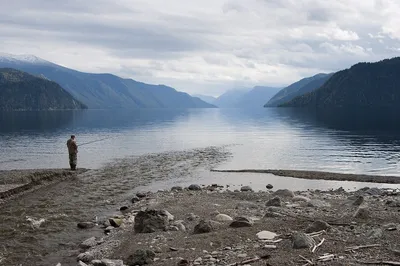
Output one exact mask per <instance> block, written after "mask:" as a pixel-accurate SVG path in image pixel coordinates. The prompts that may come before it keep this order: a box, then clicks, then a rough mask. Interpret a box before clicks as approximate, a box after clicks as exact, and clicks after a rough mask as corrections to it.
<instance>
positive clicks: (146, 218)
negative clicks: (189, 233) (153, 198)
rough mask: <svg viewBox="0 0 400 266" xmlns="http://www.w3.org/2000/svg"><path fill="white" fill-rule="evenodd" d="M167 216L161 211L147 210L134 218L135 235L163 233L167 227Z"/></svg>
mask: <svg viewBox="0 0 400 266" xmlns="http://www.w3.org/2000/svg"><path fill="white" fill-rule="evenodd" d="M168 218H169V217H168V215H167V213H166V212H165V211H163V210H153V209H147V210H145V211H140V212H138V213H137V215H136V216H135V225H134V229H135V232H136V233H153V232H156V231H165V230H166V229H167V227H168Z"/></svg>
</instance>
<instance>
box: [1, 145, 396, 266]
mask: <svg viewBox="0 0 400 266" xmlns="http://www.w3.org/2000/svg"><path fill="white" fill-rule="evenodd" d="M228 157H229V153H227V152H225V151H224V150H223V149H221V148H216V147H210V148H207V149H199V150H189V151H185V152H170V153H160V154H152V155H145V156H141V157H137V158H136V157H135V158H125V159H122V160H118V161H116V162H112V163H110V164H108V165H107V166H105V167H104V168H102V169H97V170H90V171H88V169H79V170H82V171H83V172H82V173H78V172H79V170H78V171H77V172H75V171H70V170H67V169H30V170H1V171H0V184H6V183H8V184H11V185H12V184H14V185H15V184H16V183H17V184H18V182H20V184H22V183H23V182H22V181H29V180H31V181H32V180H34V179H32V175H33V176H34V177H35V178H37V179H38V180H41V178H42V179H43V182H38V183H39V185H38V186H37V188H38V189H36V186H34V187H33V188H31V189H29V190H27V191H26V192H27V193H25V191H23V192H21V193H17V194H15V197H14V196H11V197H10V198H7V199H6V202H5V204H0V207H2V208H4V210H7V211H6V213H8V214H9V217H8V218H9V219H10V220H9V222H8V223H7V224H6V228H5V229H4V230H3V233H6V234H8V233H9V232H12V233H13V234H14V233H17V234H16V235H15V236H18V237H19V234H21V236H23V235H24V234H26V233H28V234H29V235H31V239H36V237H42V236H44V232H47V231H48V233H49V234H48V235H47V234H46V238H47V240H46V241H47V242H52V245H51V246H50V247H46V246H41V244H39V245H40V248H41V250H42V251H43V252H44V251H46V252H49V255H48V256H46V257H45V258H42V259H43V263H40V264H34V265H45V266H54V265H58V264H57V262H60V263H61V265H62V266H63V265H75V264H74V262H76V261H77V258H79V260H81V261H85V263H87V265H101V264H96V263H92V260H93V259H106V258H107V259H116V260H122V261H123V262H126V261H127V260H128V255H132V254H133V253H135V252H136V251H137V250H151V251H152V252H155V254H156V255H155V258H156V260H153V261H152V262H153V263H154V265H181V264H178V263H180V260H181V259H186V260H187V261H188V264H183V265H184V266H189V265H190V266H192V265H215V266H216V265H244V264H233V263H237V262H245V261H246V260H248V259H251V258H255V257H256V256H258V258H259V257H260V256H261V255H260V254H261V253H266V252H267V253H269V254H267V255H268V256H270V257H271V256H273V259H271V261H268V263H271V262H273V263H272V264H270V265H282V263H287V262H288V261H287V260H284V261H282V259H280V258H286V259H287V256H286V254H289V253H291V252H294V254H295V256H293V257H292V258H291V261H293V264H290V265H298V264H297V263H295V262H294V261H297V260H298V255H299V254H301V255H302V256H305V257H307V258H309V257H310V256H313V259H314V261H315V263H316V264H317V265H318V263H317V259H318V258H317V257H315V256H317V255H315V254H309V253H308V252H307V250H301V251H299V252H300V253H299V252H298V251H292V248H291V244H290V235H291V234H292V233H293V232H294V231H298V230H300V231H301V230H303V231H304V230H305V228H306V227H307V226H309V224H310V223H312V222H313V221H315V220H320V219H322V220H324V221H325V222H329V224H330V226H331V228H333V229H334V231H333V232H334V234H332V232H327V233H324V235H323V237H324V238H326V240H327V243H325V244H324V245H323V246H322V247H321V250H324V249H326V252H333V251H334V252H338V253H340V256H341V257H343V256H345V255H344V254H342V253H345V251H343V250H340V248H339V250H338V247H337V246H335V245H336V244H335V245H333V244H332V243H337V242H338V241H339V240H340V241H347V243H348V245H365V244H371V243H372V244H374V243H375V239H372V240H371V239H369V237H368V234H369V233H370V231H371V230H375V229H379V228H380V229H382V230H383V235H384V236H383V237H382V239H378V240H379V241H381V240H382V241H383V242H382V241H381V242H379V243H381V245H382V246H384V247H385V248H382V249H381V248H378V249H376V251H377V252H378V254H381V255H382V254H384V255H385V256H384V257H382V259H389V258H390V256H389V254H391V253H390V252H389V251H387V247H388V246H387V243H390V244H391V245H392V246H393V248H395V249H396V250H397V249H398V250H400V246H396V243H397V242H396V241H395V240H393V239H398V238H399V237H400V235H399V232H400V225H399V222H398V221H399V220H400V189H399V188H397V187H395V188H394V189H388V188H380V189H378V188H371V189H368V188H363V189H359V190H357V191H351V192H348V191H345V190H344V189H343V188H339V189H335V190H324V191H321V190H319V189H311V190H308V191H295V190H293V192H292V191H289V192H285V193H289V195H290V196H287V195H288V194H285V193H284V194H282V195H281V194H275V193H278V192H277V191H275V190H276V188H275V189H269V190H267V191H259V192H253V191H252V189H251V188H250V190H249V189H248V188H245V187H242V188H241V191H240V190H236V191H234V192H233V191H230V190H229V189H232V190H233V187H232V186H231V187H229V186H228V185H227V184H218V181H215V183H211V182H207V183H205V185H200V186H199V185H196V184H194V185H196V186H195V187H196V189H193V188H192V189H189V187H179V185H182V184H179V182H177V183H174V182H171V183H168V184H169V185H168V186H165V189H163V190H160V191H158V192H148V191H146V190H147V189H149V186H147V185H145V184H148V185H151V184H150V182H152V181H162V180H174V179H176V178H178V177H181V178H189V177H196V176H197V177H199V176H198V174H199V173H200V174H201V175H207V173H209V172H210V171H212V169H213V168H215V167H217V166H218V165H219V164H220V163H221V162H222V161H224V160H226V159H227V158H228ZM214 171H215V170H214ZM235 171H237V170H235ZM239 171H243V170H239ZM272 171H277V173H278V174H279V173H281V174H282V175H283V173H285V176H288V177H289V175H286V174H287V173H288V172H291V173H292V174H297V175H299V173H302V174H307V173H308V174H309V175H308V178H303V179H316V177H320V176H321V175H320V173H321V172H312V171H290V170H272ZM63 172H68V173H71V174H74V173H77V175H76V176H75V177H72V178H71V179H70V178H69V176H65V177H66V178H64V174H65V173H64V174H63ZM57 173H58V174H57ZM195 173H197V174H195ZM325 174H326V175H327V176H330V175H332V176H336V178H338V177H341V178H342V179H339V180H346V177H348V176H349V175H348V174H336V173H325ZM54 175H55V177H54ZM51 176H52V177H51ZM350 176H357V175H350ZM111 177H112V178H111ZM375 177H379V176H375ZM18 178H19V179H18ZM239 178H240V176H239ZM295 178H298V177H295ZM392 178H394V177H392ZM16 180H17V181H18V182H16ZM192 180H194V183H195V182H196V181H197V182H198V181H199V180H197V179H192ZM58 181H62V182H58ZM21 182H22V183H21ZM190 182H192V181H190ZM366 182H371V181H370V180H368V181H366ZM31 183H34V182H31ZM54 183H56V185H52V186H48V187H47V186H46V185H47V184H54ZM219 183H221V182H219ZM206 184H208V185H206ZM265 184H267V181H266V183H265ZM272 184H274V183H272ZM141 185H145V187H144V188H140V186H141ZM173 185H174V186H175V185H177V186H176V187H175V188H173V189H171V186H173ZM246 185H250V186H252V184H251V182H249V180H246V178H245V177H244V178H243V186H246ZM146 186H147V187H146ZM185 186H188V184H186V185H185ZM264 187H265V185H264ZM371 187H372V186H371ZM253 188H254V189H256V188H257V187H253ZM143 189H144V190H145V191H143ZM65 191H68V192H67V193H65ZM138 191H139V192H138ZM154 191H155V190H154ZM31 192H32V193H31ZM137 192H138V193H137ZM293 194H294V195H293ZM72 195H74V196H72ZM135 195H136V196H135ZM292 195H293V196H292ZM275 196H278V197H279V198H280V199H279V206H277V205H272V206H267V205H266V204H267V203H268V202H269V201H270V200H272V199H273V198H274V197H275ZM359 196H362V198H363V200H362V201H363V202H362V205H357V206H356V205H354V204H353V203H354V201H355V200H357V197H359ZM53 197H54V198H53ZM8 199H10V200H9V201H8ZM19 200H24V202H25V204H24V205H22V206H23V207H24V208H27V211H28V212H30V213H26V215H28V214H29V215H30V216H29V217H33V218H35V219H36V221H40V218H42V217H43V218H46V219H47V221H46V222H44V223H43V224H39V225H38V227H37V228H36V229H33V228H30V226H31V224H30V223H31V222H28V221H27V219H28V218H29V217H28V216H26V217H22V216H21V217H19V216H18V215H17V216H15V215H14V214H13V213H14V212H15V211H16V212H18V210H15V208H19V207H20V204H19V203H18V201H19ZM48 200H49V203H51V205H47V204H44V205H42V206H43V209H41V214H39V213H38V212H37V210H36V204H40V203H41V202H47V201H48ZM75 206H79V209H75V208H76V207H75ZM360 207H367V208H368V213H369V214H370V215H369V216H368V217H367V218H366V219H364V220H363V219H358V218H355V217H354V215H355V213H356V212H357V210H358V209H359V208H360ZM147 208H152V209H158V210H167V211H168V212H170V213H171V214H172V215H173V216H174V219H172V220H171V221H169V224H168V228H166V230H161V231H157V232H154V233H150V234H141V233H140V234H138V233H136V232H135V229H134V225H135V217H136V216H137V214H138V213H139V212H140V211H144V210H146V209H147ZM271 208H272V209H271ZM72 210H73V211H72ZM104 210H107V211H106V212H105V211H104ZM71 211H72V212H71ZM81 211H84V212H83V213H80V212H81ZM217 212H218V213H220V214H226V215H228V216H230V217H231V218H232V219H234V218H235V217H239V216H246V217H249V218H251V220H252V225H251V226H249V227H248V228H247V227H246V228H239V229H232V228H231V227H230V226H229V224H228V223H227V222H226V221H225V222H224V221H218V220H216V215H217ZM268 213H269V215H271V217H266V215H267V214H268ZM65 214H68V215H67V216H63V215H65ZM39 215H42V216H39ZM92 215H93V216H94V215H96V219H95V220H93V219H92V217H93V216H92ZM97 215H104V216H101V217H99V218H100V219H99V220H98V219H97ZM189 216H190V217H189ZM110 219H117V221H118V223H119V222H121V223H122V224H120V225H118V226H112V225H111V224H110ZM202 219H204V220H207V221H211V222H210V223H211V224H212V226H215V228H214V229H215V230H214V229H213V230H212V232H210V233H206V234H193V230H194V227H195V226H196V225H197V224H198V223H199V222H200V220H202ZM215 222H216V223H215ZM78 223H83V224H86V225H89V227H88V228H85V229H80V228H77V224H78ZM388 223H394V224H395V226H394V227H390V228H389V229H390V230H386V228H383V227H382V225H385V224H388ZM18 224H23V225H24V227H19V228H18V229H17V231H15V230H14V229H16V228H14V225H18ZM181 225H183V227H184V228H185V230H182V228H183V227H182V226H181ZM7 226H8V227H9V228H14V229H13V230H14V231H10V230H8V229H7V228H8V227H7ZM32 226H33V223H32ZM350 226H352V227H353V229H351V230H352V231H348V228H349V227H350ZM337 227H338V228H339V229H340V230H339V232H338V231H337ZM19 230H22V231H21V232H20V231H19ZM24 230H25V231H24ZM54 230H59V231H60V232H65V233H67V232H68V234H71V235H73V237H70V238H65V236H61V238H60V239H58V238H57V237H60V235H57V233H55V234H50V232H51V231H54ZM265 230H268V231H271V232H275V233H277V234H279V235H285V238H284V239H283V240H282V246H281V244H279V243H272V244H271V245H275V246H276V247H275V248H274V249H271V250H270V249H269V248H265V246H267V245H269V244H266V243H265V242H263V241H260V240H259V239H257V237H256V234H257V233H258V232H260V231H265ZM0 231H1V230H0ZM60 234H61V233H60ZM337 234H339V235H337ZM346 234H349V235H351V239H350V240H349V239H348V238H347V235H346ZM360 236H361V237H360ZM13 237H14V236H13ZM88 237H90V239H91V240H92V241H91V242H90V241H89V242H90V247H88V242H85V243H80V242H77V241H83V240H85V239H86V238H88ZM38 239H39V238H38ZM93 239H94V241H93ZM338 239H339V240H338ZM321 240H322V239H320V240H319V241H321ZM58 241H65V242H66V243H68V244H67V245H68V247H64V245H65V243H60V242H58ZM154 241H155V242H154ZM340 241H339V242H340ZM211 243H212V245H211ZM57 245H61V246H62V247H64V248H63V251H60V253H56V252H58V251H55V250H56V249H57ZM61 246H60V247H61ZM83 247H84V248H83ZM13 248H15V250H18V249H19V246H18V245H16V246H14V247H13ZM24 248H26V249H27V250H29V248H30V247H28V246H27V247H24ZM225 248H231V249H230V250H228V249H226V250H225ZM64 249H65V250H64ZM193 249H194V250H193ZM318 249H320V248H318ZM11 250H12V249H9V250H8V251H9V252H11ZM204 250H206V251H207V253H204V252H203V251H204ZM368 252H370V251H369V250H368ZM56 254H57V255H56ZM274 254H275V255H274ZM316 254H319V255H321V254H320V253H316ZM363 254H364V253H363ZM399 254H400V253H399ZM8 255H10V256H8ZM8 255H7V254H5V255H4V258H5V259H6V261H7V259H10V260H11V261H12V260H13V259H14V261H17V259H18V258H16V256H17V255H18V254H17V253H14V254H11V253H9V254H8ZM264 255H265V254H264ZM336 255H337V254H336ZM336 255H335V256H336ZM367 255H374V256H375V253H368V254H367ZM1 256H2V254H0V261H1V259H2V258H1ZM7 256H8V257H7ZM40 256H41V255H37V257H36V259H38V258H40ZM285 256H286V257H285ZM345 257H346V256H345ZM198 258H201V260H197V259H198ZM335 259H336V262H337V259H338V258H337V257H335ZM56 260H57V261H56ZM196 260H197V262H196V263H195V261H196ZM274 260H275V261H274ZM218 261H219V262H220V263H217V262H218ZM344 261H345V262H346V263H347V262H351V260H350V258H347V257H346V260H344ZM209 262H214V264H212V263H209ZM222 262H223V263H222ZM38 263H39V262H38ZM199 263H200V264H199ZM260 263H261V264H260ZM265 263H266V262H265V260H264V259H262V260H257V261H254V263H253V262H250V263H248V264H249V265H251V266H256V265H265ZM21 265H28V264H21ZM32 265H33V264H32ZM80 265H85V264H80ZM105 265H108V264H105ZM111 265H112V264H111ZM116 265H126V264H116ZM128 265H129V266H130V264H128ZM302 265H304V264H302ZM327 265H330V264H327ZM334 265H337V264H334ZM339 265H340V264H339ZM345 265H358V264H345Z"/></svg>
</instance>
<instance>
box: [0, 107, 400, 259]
mask: <svg viewBox="0 0 400 266" xmlns="http://www.w3.org/2000/svg"><path fill="white" fill-rule="evenodd" d="M344 118H346V119H341V120H340V121H337V120H335V119H328V120H327V119H322V120H320V118H319V117H317V116H315V115H312V114H308V113H303V112H300V111H299V110H292V109H273V108H272V109H263V108H260V109H254V110H240V109H193V110H114V111H106V110H85V111H76V112H72V111H68V112H11V113H0V170H6V169H27V168H67V167H68V154H67V147H66V141H67V139H68V138H69V136H70V135H71V134H75V135H76V136H77V141H78V144H84V143H88V142H91V143H90V144H87V145H82V146H81V147H80V148H79V154H78V157H79V159H78V166H79V167H84V168H92V170H90V171H88V172H86V173H83V174H80V175H79V176H78V178H70V179H67V180H65V181H63V182H59V183H56V184H53V185H51V186H47V187H43V188H41V189H39V190H37V191H36V193H27V194H24V195H22V196H21V197H20V198H19V199H18V201H11V202H9V204H5V205H3V206H2V209H1V215H0V216H1V217H0V220H2V221H4V223H2V224H1V226H0V243H5V244H3V245H4V247H2V251H1V252H2V254H0V255H1V256H3V259H5V263H6V264H5V265H22V266H25V265H29V266H36V265H37V266H39V265H40V266H54V265H56V264H57V263H58V262H61V264H62V265H74V263H76V256H77V254H75V251H76V249H77V244H78V243H81V242H82V241H83V240H85V239H87V238H89V237H91V236H93V235H95V236H98V237H101V236H102V235H103V232H102V231H101V229H100V228H95V229H93V230H84V231H82V230H79V229H78V228H77V227H76V223H77V222H78V221H91V220H92V219H93V218H94V217H110V216H111V215H113V214H115V213H118V214H120V212H119V208H120V206H122V205H126V204H130V203H129V202H130V199H131V198H132V195H134V194H135V193H136V192H137V191H140V190H144V191H148V190H152V191H157V189H166V188H170V187H171V186H173V185H181V186H186V185H189V184H191V183H197V184H211V183H219V184H225V185H229V186H230V189H240V187H241V186H242V184H245V185H250V186H252V187H253V188H254V189H256V190H259V189H264V190H266V188H265V185H266V184H268V183H270V184H273V186H274V189H279V188H288V189H292V190H307V189H330V188H338V187H341V186H342V187H344V188H345V189H347V190H351V189H352V190H355V189H358V188H361V187H365V186H377V187H398V185H389V184H369V183H355V182H344V181H340V182H339V181H324V180H305V179H295V178H290V177H280V176H279V177H277V176H273V175H271V174H228V173H215V172H210V171H208V170H207V169H204V167H205V166H208V165H209V163H210V162H211V161H212V160H213V158H214V155H215V154H216V152H215V151H214V152H213V151H208V152H207V150H218V151H219V150H220V149H202V150H200V151H196V152H177V153H165V154H162V155H159V154H154V155H150V156H144V157H139V158H134V159H132V158H130V157H131V156H140V155H144V154H149V153H160V152H165V151H183V150H191V149H193V148H205V147H209V146H218V147H220V146H226V148H227V149H228V150H229V151H231V153H232V155H233V156H232V157H231V158H229V159H228V160H227V161H225V162H223V163H222V164H220V165H218V168H219V169H242V168H253V169H262V168H273V169H303V170H324V171H333V172H342V173H343V172H344V173H367V174H372V173H373V174H382V175H399V167H400V166H399V163H398V160H399V150H400V129H397V128H396V126H397V123H393V121H382V119H376V118H374V117H373V116H369V115H365V114H363V115H362V116H361V117H356V118H354V117H353V118H352V117H348V116H344ZM321 121H323V122H321ZM387 122H389V123H387ZM377 128H379V129H380V130H376V129H377ZM98 140H101V141H98ZM93 141H96V142H93ZM219 153H221V154H222V152H219ZM195 154H197V155H195ZM200 154H202V156H203V157H202V156H200ZM213 154H214V155H213ZM196 156H197V157H196ZM220 156H222V155H220ZM127 157H128V158H127ZM215 157H217V156H215ZM122 158H125V160H122ZM218 158H219V157H218ZM214 159H215V158H214ZM109 162H113V163H114V166H112V167H106V168H107V170H106V172H105V173H104V168H102V166H104V165H105V164H107V163H109ZM124 162H127V163H124ZM127 165H128V166H127ZM95 168H96V169H95ZM97 168H99V169H97ZM197 168H199V169H197ZM194 169H196V170H194ZM146 178H147V179H146ZM399 178H400V177H399ZM140 185H141V186H140ZM28 217H33V218H34V219H36V220H38V219H45V221H46V223H45V224H44V225H43V226H41V227H40V228H39V229H38V230H35V229H33V228H32V226H31V224H30V222H29V221H28V220H27V218H28Z"/></svg>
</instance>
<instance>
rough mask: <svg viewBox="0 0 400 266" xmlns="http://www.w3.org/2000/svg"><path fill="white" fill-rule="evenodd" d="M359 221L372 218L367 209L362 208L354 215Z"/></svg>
mask: <svg viewBox="0 0 400 266" xmlns="http://www.w3.org/2000/svg"><path fill="white" fill-rule="evenodd" d="M353 217H354V218H357V219H368V218H369V217H370V212H369V210H368V208H366V207H360V208H358V209H357V211H356V212H355V213H354V215H353Z"/></svg>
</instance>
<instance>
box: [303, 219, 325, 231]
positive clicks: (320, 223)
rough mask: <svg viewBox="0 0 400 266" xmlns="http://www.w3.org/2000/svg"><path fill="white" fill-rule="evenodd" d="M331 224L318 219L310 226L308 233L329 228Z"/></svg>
mask: <svg viewBox="0 0 400 266" xmlns="http://www.w3.org/2000/svg"><path fill="white" fill-rule="evenodd" d="M330 228H331V226H330V225H329V224H328V223H327V222H325V221H322V220H317V221H315V222H313V223H312V224H311V225H310V226H309V227H307V229H306V233H313V232H319V231H322V230H329V229H330Z"/></svg>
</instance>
